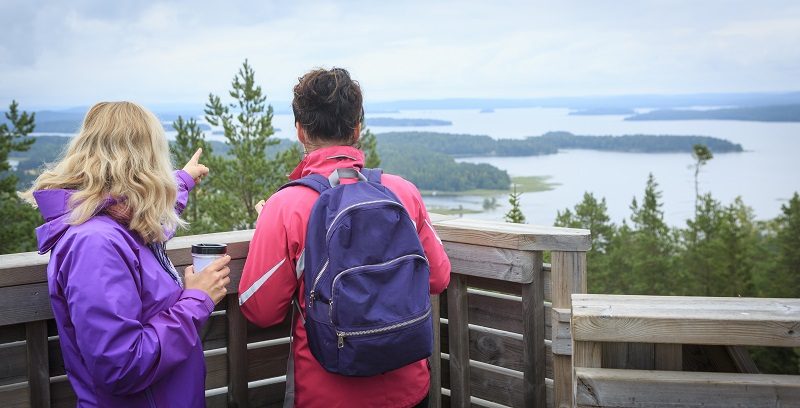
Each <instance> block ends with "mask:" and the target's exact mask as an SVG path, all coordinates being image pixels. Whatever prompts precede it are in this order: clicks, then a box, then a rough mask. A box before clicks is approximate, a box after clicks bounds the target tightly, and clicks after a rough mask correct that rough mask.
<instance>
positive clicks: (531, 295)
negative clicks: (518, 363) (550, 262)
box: [522, 251, 547, 407]
mask: <svg viewBox="0 0 800 408" xmlns="http://www.w3.org/2000/svg"><path fill="white" fill-rule="evenodd" d="M530 258H531V264H532V267H533V269H532V271H531V272H532V273H531V275H532V282H531V283H527V284H523V285H522V335H523V337H522V338H523V342H524V344H525V347H524V348H523V352H522V361H523V365H524V369H523V376H524V382H523V400H524V401H525V406H526V407H544V406H545V400H546V397H547V390H546V388H545V383H544V377H545V365H544V364H542V361H544V359H545V344H544V319H545V317H544V314H545V311H544V276H543V271H542V253H541V252H538V251H537V252H530Z"/></svg>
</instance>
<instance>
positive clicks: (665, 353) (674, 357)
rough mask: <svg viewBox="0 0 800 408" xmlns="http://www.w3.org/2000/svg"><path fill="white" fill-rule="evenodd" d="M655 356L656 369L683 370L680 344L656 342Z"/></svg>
mask: <svg viewBox="0 0 800 408" xmlns="http://www.w3.org/2000/svg"><path fill="white" fill-rule="evenodd" d="M655 358H656V361H655V369H656V370H666V371H681V370H683V346H682V345H680V344H666V343H664V344H656V345H655Z"/></svg>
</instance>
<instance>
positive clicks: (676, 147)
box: [377, 132, 742, 157]
mask: <svg viewBox="0 0 800 408" xmlns="http://www.w3.org/2000/svg"><path fill="white" fill-rule="evenodd" d="M377 137H378V146H379V148H389V147H398V146H403V147H406V146H411V147H413V146H421V147H424V148H425V149H426V150H430V151H433V152H437V153H444V154H447V155H450V156H455V157H467V156H536V155H542V154H555V153H558V150H559V149H587V150H602V151H614V152H630V153H691V152H692V147H693V146H694V145H695V144H703V145H706V146H707V147H708V148H709V149H710V150H711V151H712V152H714V153H729V152H741V151H742V146H741V145H739V144H735V143H732V142H729V141H727V140H724V139H718V138H714V137H709V136H672V135H658V136H657V135H625V136H578V135H574V134H572V133H569V132H548V133H545V134H544V135H542V136H531V137H528V138H525V139H492V138H491V137H489V136H478V135H465V134H451V133H434V132H389V133H381V134H378V135H377Z"/></svg>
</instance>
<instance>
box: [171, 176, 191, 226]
mask: <svg viewBox="0 0 800 408" xmlns="http://www.w3.org/2000/svg"><path fill="white" fill-rule="evenodd" d="M175 182H176V183H177V184H178V197H177V199H176V200H175V212H177V213H178V215H181V214H182V213H183V210H185V209H186V204H187V203H188V202H189V192H190V191H192V189H193V188H194V180H193V179H192V176H190V175H189V173H187V172H185V171H183V170H175Z"/></svg>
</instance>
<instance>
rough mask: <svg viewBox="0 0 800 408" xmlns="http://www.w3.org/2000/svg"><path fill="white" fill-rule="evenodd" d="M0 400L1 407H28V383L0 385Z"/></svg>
mask: <svg viewBox="0 0 800 408" xmlns="http://www.w3.org/2000/svg"><path fill="white" fill-rule="evenodd" d="M0 402H2V406H3V408H30V406H31V401H30V391H28V384H27V383H23V384H20V386H9V385H6V386H0ZM73 407H74V405H73Z"/></svg>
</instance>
